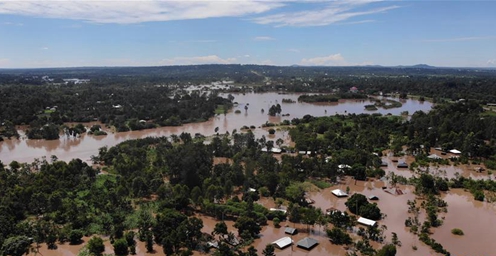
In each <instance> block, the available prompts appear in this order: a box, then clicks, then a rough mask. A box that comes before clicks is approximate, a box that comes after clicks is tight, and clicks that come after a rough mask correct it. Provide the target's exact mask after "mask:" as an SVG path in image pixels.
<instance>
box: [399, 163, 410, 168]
mask: <svg viewBox="0 0 496 256" xmlns="http://www.w3.org/2000/svg"><path fill="white" fill-rule="evenodd" d="M398 168H408V164H406V163H405V162H401V163H399V164H398Z"/></svg>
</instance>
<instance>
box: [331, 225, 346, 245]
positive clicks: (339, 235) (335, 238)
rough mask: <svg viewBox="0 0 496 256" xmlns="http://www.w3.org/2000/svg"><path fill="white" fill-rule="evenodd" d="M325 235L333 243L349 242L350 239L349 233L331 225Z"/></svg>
mask: <svg viewBox="0 0 496 256" xmlns="http://www.w3.org/2000/svg"><path fill="white" fill-rule="evenodd" d="M326 232H327V236H328V237H329V239H331V241H332V243H333V244H351V243H352V240H351V237H350V235H348V233H346V232H345V231H343V230H342V229H340V228H337V227H333V228H332V229H328V230H327V231H326Z"/></svg>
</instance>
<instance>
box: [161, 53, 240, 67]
mask: <svg viewBox="0 0 496 256" xmlns="http://www.w3.org/2000/svg"><path fill="white" fill-rule="evenodd" d="M235 61H236V58H227V59H223V58H220V57H219V56H217V55H208V56H198V57H174V58H170V59H163V60H161V61H160V62H159V63H158V64H159V65H196V64H231V63H234V62H235Z"/></svg>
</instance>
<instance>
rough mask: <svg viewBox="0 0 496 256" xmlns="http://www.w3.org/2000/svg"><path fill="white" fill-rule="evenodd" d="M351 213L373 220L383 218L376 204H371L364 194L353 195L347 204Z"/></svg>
mask: <svg viewBox="0 0 496 256" xmlns="http://www.w3.org/2000/svg"><path fill="white" fill-rule="evenodd" d="M345 205H346V207H348V210H350V212H352V213H354V214H357V215H360V216H362V217H364V218H367V219H371V220H380V219H381V218H382V216H381V215H382V214H381V210H380V209H379V207H377V204H376V203H372V204H371V203H369V201H368V200H367V197H365V196H364V195H362V194H358V193H356V194H353V195H352V196H351V197H350V198H348V200H347V201H346V203H345Z"/></svg>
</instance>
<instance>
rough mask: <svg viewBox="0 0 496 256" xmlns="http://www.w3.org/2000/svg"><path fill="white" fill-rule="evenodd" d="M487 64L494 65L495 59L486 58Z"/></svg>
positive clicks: (495, 63)
mask: <svg viewBox="0 0 496 256" xmlns="http://www.w3.org/2000/svg"><path fill="white" fill-rule="evenodd" d="M487 65H489V66H494V65H496V59H492V60H488V61H487Z"/></svg>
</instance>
